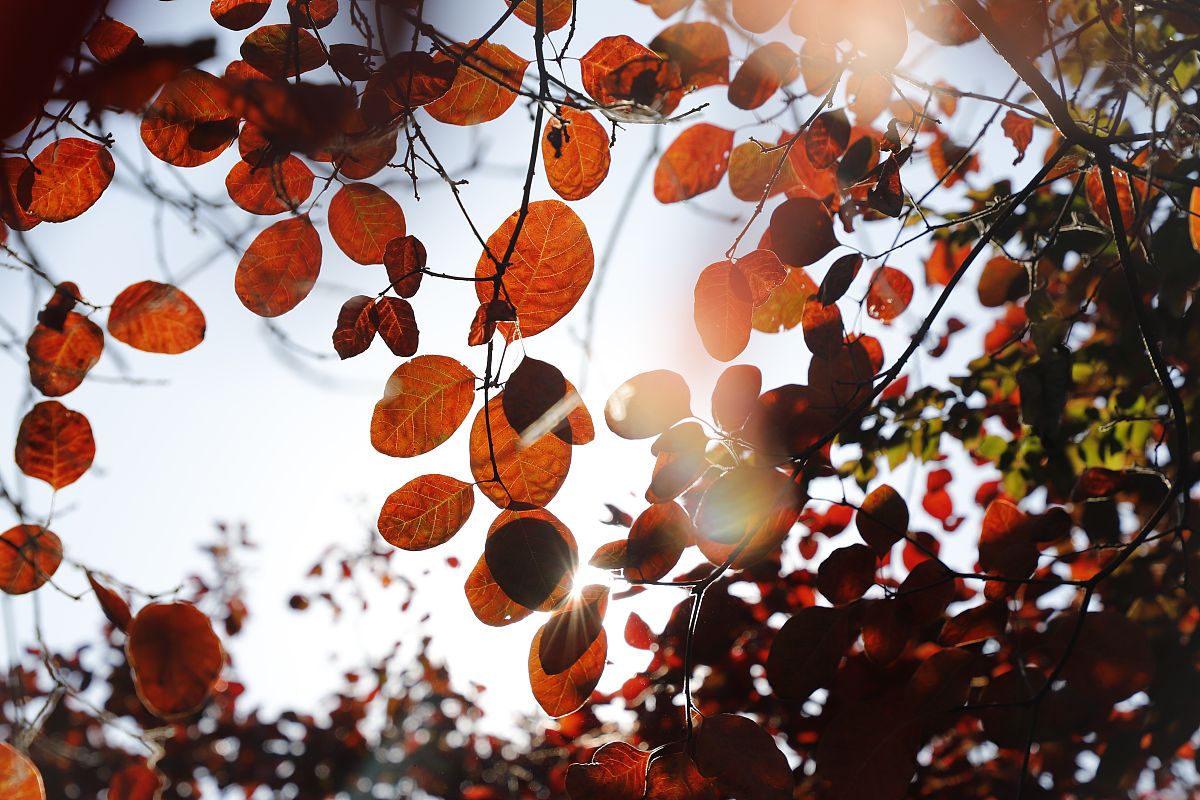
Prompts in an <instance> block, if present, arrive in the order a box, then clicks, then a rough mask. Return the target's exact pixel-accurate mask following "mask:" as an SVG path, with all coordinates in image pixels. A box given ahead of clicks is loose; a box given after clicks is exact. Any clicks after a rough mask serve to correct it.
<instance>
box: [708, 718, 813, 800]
mask: <svg viewBox="0 0 1200 800" xmlns="http://www.w3.org/2000/svg"><path fill="white" fill-rule="evenodd" d="M732 753H737V754H738V755H737V757H736V758H731V757H730V754H732ZM696 766H697V767H698V768H699V770H700V773H701V774H702V775H704V776H706V777H709V778H712V779H714V780H715V781H716V784H717V788H718V789H720V790H721V791H722V792H724V793H726V794H728V795H730V796H732V797H739V798H744V800H791V797H792V791H793V788H794V784H795V782H794V781H793V779H792V768H791V767H790V766H788V761H787V756H785V755H784V754H783V752H782V751H780V749H779V746H778V745H777V744H775V739H774V738H773V737H772V736H771V734H769V733H767V732H766V731H765V730H763V728H762V726H760V725H759V724H758V723H757V722H755V721H754V720H751V719H747V718H746V717H742V716H738V715H737V714H717V715H715V716H711V717H708V718H706V719H705V720H704V722H703V724H702V725H701V726H700V733H699V734H698V735H697V737H696Z"/></svg>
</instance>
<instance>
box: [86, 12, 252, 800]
mask: <svg viewBox="0 0 1200 800" xmlns="http://www.w3.org/2000/svg"><path fill="white" fill-rule="evenodd" d="M251 24H253V23H251ZM165 783H166V781H165V780H164V779H163V778H162V776H160V775H159V774H158V773H157V772H155V771H154V770H152V769H150V767H148V766H146V765H145V764H130V765H129V766H127V767H125V768H124V769H122V770H121V771H120V772H118V773H117V774H116V775H113V778H112V781H111V782H110V783H109V784H108V800H158V798H159V797H160V795H161V794H162V792H163V791H164V789H165V788H166V786H165Z"/></svg>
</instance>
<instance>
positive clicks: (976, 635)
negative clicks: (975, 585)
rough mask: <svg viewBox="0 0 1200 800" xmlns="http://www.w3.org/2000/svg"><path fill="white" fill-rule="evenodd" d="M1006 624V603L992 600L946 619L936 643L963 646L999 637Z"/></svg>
mask: <svg viewBox="0 0 1200 800" xmlns="http://www.w3.org/2000/svg"><path fill="white" fill-rule="evenodd" d="M1007 625H1008V605H1007V604H1006V603H1005V602H1004V601H1003V600H993V601H991V602H987V603H984V604H983V605H978V606H974V607H973V608H968V609H967V610H966V611H960V612H959V613H958V614H956V615H955V616H954V618H953V619H951V620H948V621H947V622H946V624H945V625H944V626H943V627H942V632H941V634H940V635H939V636H938V643H940V644H942V645H944V646H946V647H965V646H967V645H970V644H976V643H978V642H982V641H986V640H987V639H999V638H1001V637H1002V636H1003V635H1004V629H1005V627H1006V626H1007Z"/></svg>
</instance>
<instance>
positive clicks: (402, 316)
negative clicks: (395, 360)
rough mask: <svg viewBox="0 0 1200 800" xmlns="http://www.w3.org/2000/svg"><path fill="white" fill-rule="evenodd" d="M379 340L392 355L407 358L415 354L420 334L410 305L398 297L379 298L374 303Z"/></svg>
mask: <svg viewBox="0 0 1200 800" xmlns="http://www.w3.org/2000/svg"><path fill="white" fill-rule="evenodd" d="M375 316H376V318H377V319H378V322H379V338H380V339H383V343H384V344H386V345H387V346H388V349H389V350H391V351H392V354H393V355H397V356H400V357H401V358H408V357H409V356H411V355H414V354H415V353H416V352H417V346H418V344H419V342H420V335H421V332H420V330H419V329H418V328H417V317H416V314H414V313H413V307H412V305H411V304H410V303H409V302H408V301H407V300H404V299H403V298H400V297H380V298H379V299H378V300H376V301H375Z"/></svg>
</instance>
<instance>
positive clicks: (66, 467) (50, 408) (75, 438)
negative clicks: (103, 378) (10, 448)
mask: <svg viewBox="0 0 1200 800" xmlns="http://www.w3.org/2000/svg"><path fill="white" fill-rule="evenodd" d="M95 457H96V441H95V440H94V439H93V438H92V426H91V425H90V424H88V421H87V417H85V416H84V415H83V414H80V413H79V412H78V411H72V410H70V409H69V408H67V407H66V406H64V405H63V404H62V403H60V402H58V401H57V400H44V401H42V402H41V403H38V404H37V405H36V406H34V407H33V408H32V409H30V411H29V413H28V414H26V415H25V418H24V419H23V420H21V427H20V429H19V430H18V431H17V447H16V460H17V467H18V468H19V469H20V470H21V471H22V472H24V473H25V474H26V475H28V476H29V477H31V478H37V479H38V480H43V481H45V482H46V483H48V484H50V485H51V486H52V487H53V488H55V489H61V488H63V487H64V486H70V485H71V484H72V483H74V482H75V481H77V480H79V478H80V477H81V476H82V475H83V473H85V472H87V471H88V468H89V467H91V466H92V459H94V458H95Z"/></svg>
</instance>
